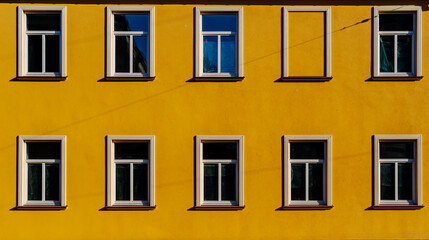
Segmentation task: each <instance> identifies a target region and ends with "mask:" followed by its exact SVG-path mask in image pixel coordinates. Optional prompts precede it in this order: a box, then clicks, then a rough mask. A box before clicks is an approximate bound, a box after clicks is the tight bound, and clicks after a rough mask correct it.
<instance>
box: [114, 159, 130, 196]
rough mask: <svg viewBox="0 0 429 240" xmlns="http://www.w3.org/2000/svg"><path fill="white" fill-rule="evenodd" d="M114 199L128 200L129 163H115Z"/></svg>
mask: <svg viewBox="0 0 429 240" xmlns="http://www.w3.org/2000/svg"><path fill="white" fill-rule="evenodd" d="M116 200H126V201H129V200H130V165H129V164H116Z"/></svg>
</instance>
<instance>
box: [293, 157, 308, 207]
mask: <svg viewBox="0 0 429 240" xmlns="http://www.w3.org/2000/svg"><path fill="white" fill-rule="evenodd" d="M291 166H292V169H291V174H292V176H291V179H292V184H291V185H292V191H291V192H292V196H291V199H292V200H305V164H292V165H291Z"/></svg>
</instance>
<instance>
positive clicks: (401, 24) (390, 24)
mask: <svg viewBox="0 0 429 240" xmlns="http://www.w3.org/2000/svg"><path fill="white" fill-rule="evenodd" d="M379 16H380V20H379V24H380V28H379V29H380V31H413V30H414V24H413V21H414V15H413V14H411V13H407V14H380V15H379Z"/></svg>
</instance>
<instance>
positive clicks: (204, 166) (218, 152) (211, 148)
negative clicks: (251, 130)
mask: <svg viewBox="0 0 429 240" xmlns="http://www.w3.org/2000/svg"><path fill="white" fill-rule="evenodd" d="M243 139H244V138H243V136H197V140H196V141H197V142H196V152H197V153H196V156H197V157H196V171H197V174H196V176H197V179H196V185H197V195H196V206H202V205H210V206H244V201H243V141H244V140H243Z"/></svg>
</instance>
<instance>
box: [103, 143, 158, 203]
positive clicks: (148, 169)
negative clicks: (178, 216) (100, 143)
mask: <svg viewBox="0 0 429 240" xmlns="http://www.w3.org/2000/svg"><path fill="white" fill-rule="evenodd" d="M107 172H108V187H107V189H108V194H107V203H108V206H121V205H122V206H126V205H128V206H129V205H137V206H152V207H154V206H155V136H107Z"/></svg>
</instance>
